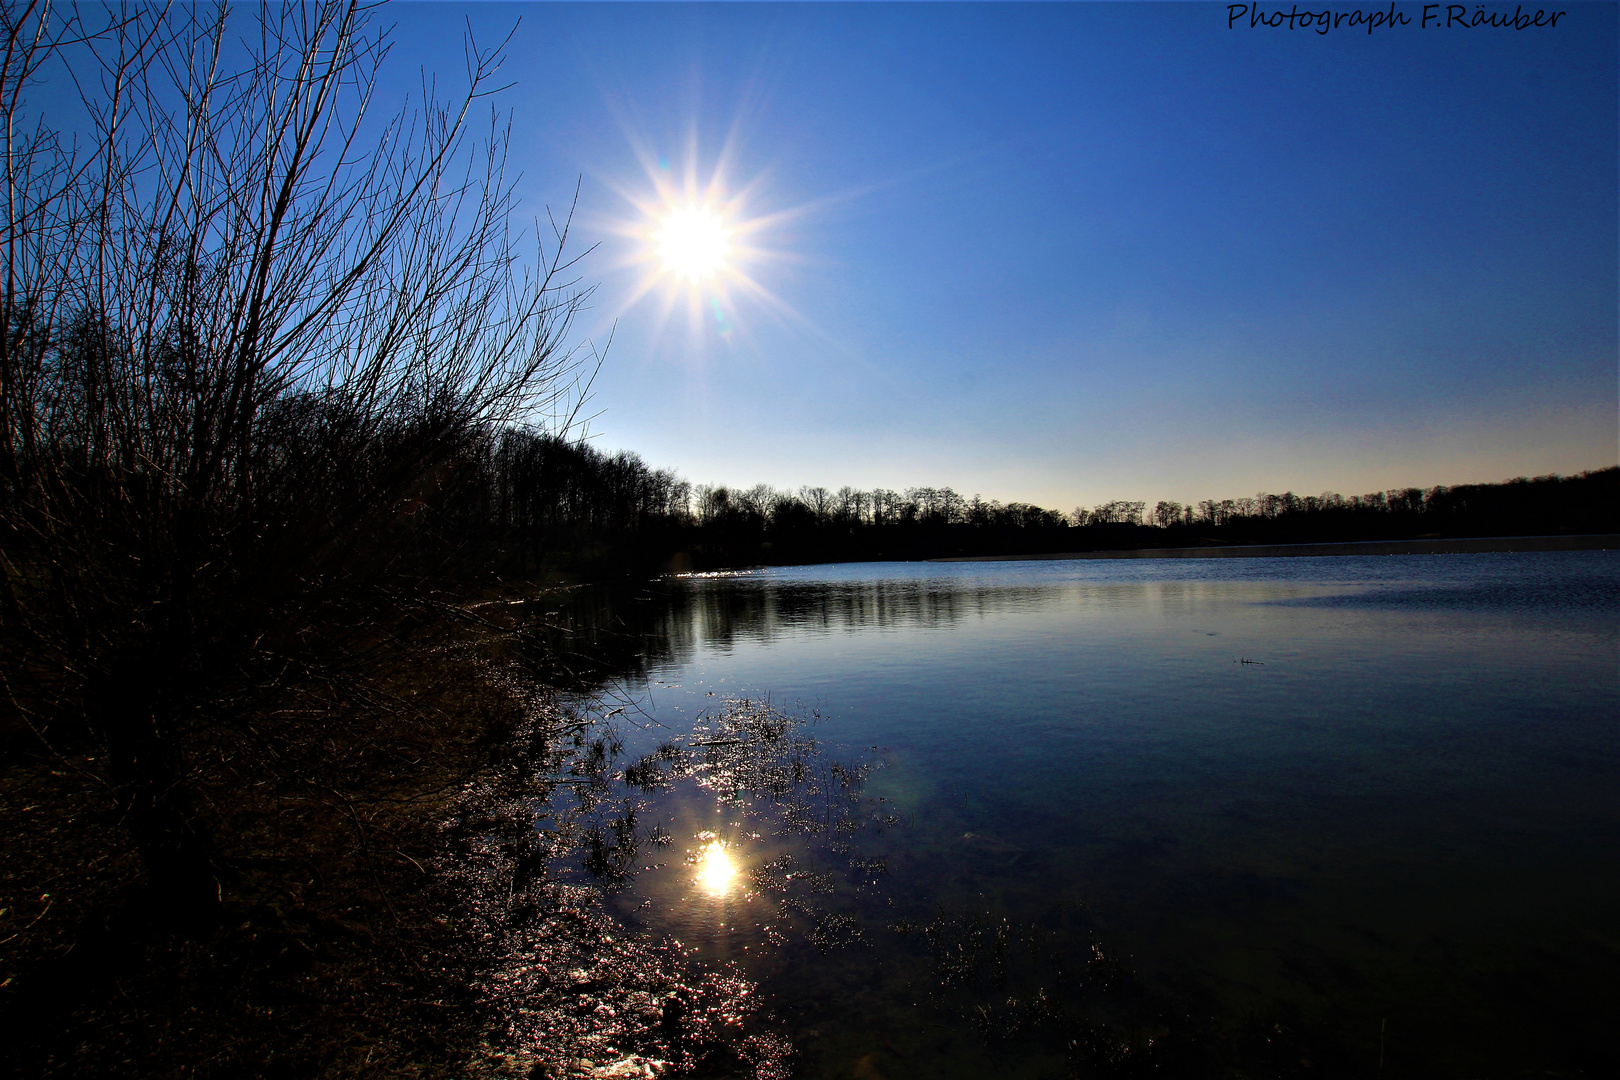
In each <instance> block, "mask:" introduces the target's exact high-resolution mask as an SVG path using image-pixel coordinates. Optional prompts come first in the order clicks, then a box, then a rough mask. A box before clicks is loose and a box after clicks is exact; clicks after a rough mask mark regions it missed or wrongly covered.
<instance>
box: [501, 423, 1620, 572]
mask: <svg viewBox="0 0 1620 1080" xmlns="http://www.w3.org/2000/svg"><path fill="white" fill-rule="evenodd" d="M488 458H489V462H490V467H491V470H492V471H491V473H490V475H489V477H488V481H487V482H488V483H489V484H490V486H491V494H490V496H489V499H488V502H489V506H490V508H491V513H492V514H493V515H494V520H493V521H492V522H491V523H490V525H491V528H493V529H494V530H496V531H497V532H500V533H502V534H504V535H505V536H506V537H508V538H509V540H510V544H511V546H510V547H509V548H507V549H506V550H505V553H504V555H503V558H505V559H507V560H509V561H510V560H514V559H515V560H516V562H515V563H510V562H509V566H510V568H509V571H508V572H513V571H517V570H519V569H520V568H521V569H522V570H523V571H524V572H530V573H532V572H536V571H538V570H541V569H550V570H555V571H563V572H574V573H579V572H585V573H625V572H628V573H633V574H634V573H646V572H649V571H658V570H663V569H670V568H674V569H698V570H704V569H715V568H720V567H728V566H740V565H757V564H793V563H806V562H838V561H852V560H880V559H920V558H940V557H951V556H962V555H1019V554H1041V553H1053V552H1063V551H1097V550H1106V549H1116V548H1151V547H1183V546H1199V545H1206V544H1260V543H1314V542H1332V541H1354V540H1394V539H1416V538H1425V537H1462V536H1524V535H1540V534H1578V533H1604V532H1615V531H1620V469H1617V468H1613V467H1611V468H1608V469H1602V470H1598V471H1595V472H1585V473H1581V474H1579V475H1577V476H1572V477H1559V476H1541V477H1536V478H1534V479H1526V478H1522V477H1521V478H1519V479H1515V480H1509V481H1507V482H1505V483H1500V484H1468V485H1461V486H1458V487H1433V488H1429V489H1427V490H1423V489H1419V488H1406V489H1400V490H1392V491H1384V492H1373V493H1371V494H1367V495H1353V496H1341V495H1337V494H1333V493H1326V494H1322V495H1307V496H1299V495H1295V494H1293V493H1292V492H1285V493H1283V494H1281V495H1273V494H1266V493H1261V494H1259V495H1256V496H1253V497H1247V498H1241V499H1226V500H1219V501H1217V500H1213V499H1207V500H1204V501H1202V502H1199V503H1196V504H1193V505H1190V506H1183V505H1181V504H1180V503H1174V502H1160V503H1158V504H1157V505H1156V506H1154V508H1153V510H1152V511H1151V512H1149V511H1148V509H1147V503H1145V502H1137V501H1126V500H1114V501H1110V502H1106V503H1102V504H1099V505H1097V506H1094V507H1090V508H1086V507H1079V508H1076V509H1075V510H1074V511H1073V512H1072V513H1070V514H1063V513H1060V512H1058V511H1055V510H1048V509H1044V508H1042V507H1039V506H1032V505H1030V504H1027V503H1019V502H1011V503H1002V502H998V501H995V500H985V499H982V498H980V497H979V496H977V495H975V496H973V497H972V498H965V497H963V496H962V495H960V494H958V493H957V492H955V491H953V490H951V489H950V488H910V489H907V490H905V491H892V490H888V489H885V488H877V489H873V490H870V491H862V490H858V489H856V488H852V487H842V488H838V489H837V490H832V489H829V488H824V487H801V488H799V489H798V490H796V491H785V490H779V489H775V488H772V487H769V486H767V485H763V484H762V485H757V486H755V487H752V488H746V489H744V488H728V487H724V486H713V485H706V484H699V485H696V486H693V485H691V484H690V483H688V482H686V481H685V480H682V479H680V478H679V477H678V476H676V475H675V474H674V473H672V472H670V471H669V470H665V469H653V468H650V467H648V466H647V465H646V464H645V463H644V462H643V461H642V460H641V459H640V458H639V457H637V456H636V455H634V454H630V453H622V452H621V453H616V454H609V453H604V452H602V451H600V450H597V449H596V448H594V447H592V446H591V445H589V444H587V443H582V442H579V441H576V440H570V439H567V438H563V437H560V436H556V435H549V434H538V433H531V432H525V431H520V430H510V431H506V432H503V433H501V434H500V435H499V437H498V438H497V439H496V440H495V442H494V444H493V448H492V451H491V452H490V454H489V455H488Z"/></svg>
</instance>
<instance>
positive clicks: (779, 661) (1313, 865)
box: [612, 552, 1620, 1077]
mask: <svg viewBox="0 0 1620 1080" xmlns="http://www.w3.org/2000/svg"><path fill="white" fill-rule="evenodd" d="M612 618H613V620H615V621H617V622H620V623H624V624H627V625H628V627H629V629H630V632H631V635H632V636H635V637H636V638H637V640H638V641H639V642H640V648H639V652H640V653H641V655H642V657H643V658H644V659H643V664H644V666H643V667H642V668H641V670H640V671H639V672H638V673H636V674H633V675H631V676H628V677H627V678H626V687H627V689H628V691H629V692H630V694H631V695H632V697H634V699H635V700H636V701H637V702H638V703H639V707H640V710H641V712H640V715H639V716H637V717H635V720H636V722H637V723H639V724H640V725H643V727H636V726H634V725H633V724H627V725H626V726H625V727H624V728H623V730H624V732H625V735H626V741H627V744H628V752H629V753H630V754H631V756H634V755H635V754H636V753H640V752H644V751H646V750H648V749H651V748H652V746H653V745H655V744H657V743H658V742H661V741H668V740H672V739H673V740H675V741H681V740H685V742H687V743H690V742H692V741H694V740H693V739H692V738H691V736H690V735H689V732H690V731H691V730H692V726H693V724H694V723H700V724H701V723H703V722H705V721H712V720H713V718H714V717H716V716H717V715H719V714H720V712H721V711H722V707H721V703H722V702H723V701H725V700H726V699H728V698H738V697H747V698H753V699H758V698H762V697H768V698H769V699H770V700H771V702H772V703H774V705H776V706H777V707H778V708H779V709H781V710H782V711H783V712H785V713H787V714H789V715H797V716H799V717H800V718H801V720H803V725H802V728H803V730H804V731H806V732H809V733H810V734H811V735H813V737H814V739H815V741H816V753H817V754H819V755H820V758H819V759H818V760H821V761H822V762H824V763H825V762H837V763H841V765H842V766H845V767H847V771H846V772H845V773H844V774H842V775H846V776H850V777H855V782H854V783H853V784H851V785H846V786H845V787H844V788H843V789H841V790H839V791H835V792H832V793H831V794H828V793H827V792H822V795H823V796H824V797H825V798H827V799H831V800H832V801H831V802H828V804H827V805H828V812H827V813H828V816H827V818H826V821H827V823H828V825H827V828H826V829H825V830H823V831H822V832H820V833H812V832H806V831H804V830H792V829H783V828H781V827H780V826H781V824H782V819H781V812H780V807H778V806H773V805H772V803H771V800H770V799H768V798H766V799H761V798H758V797H749V796H747V795H746V793H744V795H743V796H741V797H739V799H737V800H735V801H724V800H721V799H719V798H717V796H716V790H715V788H714V786H713V785H711V786H710V787H709V788H704V787H700V786H697V785H696V784H694V783H691V782H681V783H677V784H675V785H674V786H673V787H672V788H670V789H669V790H667V791H665V792H663V793H662V794H657V795H653V796H650V797H649V801H648V803H647V804H646V806H645V808H644V812H643V814H642V816H641V820H642V821H643V822H644V823H646V824H651V823H653V822H657V823H658V824H660V825H661V827H662V828H663V829H664V830H665V831H667V832H668V834H669V835H670V836H671V837H672V838H673V840H674V843H672V844H670V845H669V846H668V847H665V848H658V847H647V848H645V849H644V856H643V858H642V859H641V860H640V862H641V864H642V865H643V866H645V867H654V868H652V869H646V870H644V871H643V872H642V873H640V874H639V875H637V876H636V877H635V879H634V880H633V881H632V882H631V883H630V884H629V885H628V886H627V887H625V888H624V889H622V890H620V891H618V892H616V893H615V894H614V895H613V897H612V903H613V905H614V906H615V909H616V910H617V911H618V912H619V913H620V915H621V917H623V918H625V919H626V920H628V921H630V922H632V923H634V924H636V925H638V926H640V927H643V928H645V929H646V930H647V931H649V932H650V933H652V934H654V935H667V936H672V937H674V938H677V939H679V940H681V941H682V942H683V943H684V944H685V945H687V946H688V947H689V948H691V949H692V950H693V951H694V952H695V953H696V954H698V955H701V956H704V957H706V958H709V959H712V960H722V961H733V962H736V963H738V964H739V965H740V966H741V967H742V968H743V969H744V970H745V971H746V972H748V973H749V974H751V975H752V976H754V977H755V978H757V979H759V980H760V981H761V984H762V990H763V992H765V993H766V994H767V995H769V996H770V999H771V1003H772V1006H773V1008H774V1009H775V1011H776V1013H777V1014H778V1016H779V1017H780V1018H781V1021H782V1023H783V1024H784V1026H785V1027H786V1029H787V1032H788V1034H789V1035H790V1036H792V1037H793V1038H794V1040H795V1042H796V1043H797V1044H798V1045H799V1047H800V1049H801V1054H800V1070H801V1072H803V1073H804V1074H805V1075H811V1076H829V1077H831V1076H852V1075H853V1076H889V1077H898V1076H925V1075H926V1076H947V1075H962V1076H972V1075H991V1074H995V1075H1029V1076H1046V1075H1053V1076H1058V1075H1065V1071H1066V1070H1068V1069H1070V1068H1072V1067H1074V1062H1075V1060H1076V1058H1075V1053H1076V1051H1075V1049H1074V1047H1073V1046H1072V1045H1070V1044H1071V1043H1073V1042H1074V1039H1073V1038H1071V1036H1072V1035H1073V1031H1072V1030H1070V1028H1065V1027H1064V1026H1063V1025H1062V1024H1059V1023H1056V1022H1055V1021H1054V1022H1048V1023H1045V1025H1044V1026H1043V1025H1042V1024H1041V1023H1037V1022H1035V1021H1034V1020H1030V1019H1029V1017H1031V1016H1034V1015H1035V1012H1032V1011H1031V1009H1032V1006H1030V1002H1032V1001H1037V1000H1040V1001H1044V1000H1046V995H1048V994H1055V993H1059V992H1061V990H1062V987H1065V986H1067V987H1069V988H1070V992H1071V996H1072V995H1073V992H1074V990H1073V988H1074V987H1076V986H1081V985H1096V986H1100V985H1102V983H1101V982H1099V981H1098V977H1097V975H1096V971H1093V970H1092V969H1084V965H1085V963H1087V962H1090V963H1092V965H1093V968H1095V966H1096V964H1097V963H1100V961H1099V960H1098V959H1097V957H1098V956H1105V957H1107V958H1110V962H1112V959H1118V960H1119V961H1120V962H1121V964H1122V965H1123V968H1124V969H1128V970H1130V971H1134V972H1136V973H1137V974H1136V975H1135V976H1133V979H1134V980H1135V982H1133V983H1132V985H1133V986H1136V987H1138V988H1139V989H1141V990H1142V993H1143V994H1148V995H1150V996H1151V1001H1149V1003H1148V1004H1140V1001H1139V1000H1138V998H1140V995H1138V997H1136V998H1131V1001H1133V1002H1137V1004H1135V1005H1133V1004H1130V1003H1129V1002H1127V1003H1126V1004H1116V1003H1111V1001H1110V1000H1108V999H1102V1000H1101V1005H1100V1008H1101V1009H1102V1011H1103V1013H1105V1014H1107V1017H1106V1018H1107V1019H1108V1022H1109V1023H1112V1024H1113V1026H1114V1028H1115V1029H1116V1030H1117V1031H1119V1032H1123V1033H1124V1034H1123V1035H1121V1038H1122V1039H1123V1040H1124V1043H1127V1044H1130V1043H1131V1041H1132V1040H1133V1039H1134V1040H1135V1042H1134V1044H1132V1045H1135V1046H1137V1047H1138V1049H1139V1050H1143V1052H1145V1049H1144V1048H1145V1047H1146V1045H1147V1044H1146V1041H1145V1040H1146V1039H1149V1038H1153V1037H1154V1036H1153V1031H1152V1030H1149V1029H1156V1030H1159V1031H1160V1032H1161V1035H1160V1037H1161V1038H1162V1037H1164V1035H1163V1033H1164V1032H1168V1031H1170V1030H1171V1029H1174V1028H1176V1027H1177V1025H1178V1024H1179V1025H1181V1028H1182V1029H1185V1028H1186V1027H1187V1025H1188V1024H1193V1025H1194V1026H1199V1025H1202V1026H1201V1027H1199V1030H1200V1031H1202V1032H1204V1034H1203V1035H1202V1036H1200V1039H1201V1041H1200V1042H1199V1045H1200V1046H1201V1047H1202V1048H1203V1051H1201V1052H1205V1051H1207V1053H1206V1056H1208V1055H1210V1054H1213V1055H1215V1056H1217V1057H1221V1059H1222V1060H1223V1061H1225V1062H1226V1063H1227V1064H1228V1065H1230V1064H1231V1063H1232V1062H1233V1061H1237V1062H1238V1063H1239V1066H1240V1069H1239V1071H1240V1072H1244V1073H1249V1074H1254V1075H1261V1074H1281V1073H1286V1072H1292V1071H1298V1070H1299V1069H1305V1070H1307V1071H1312V1072H1313V1073H1325V1074H1343V1075H1377V1074H1379V1072H1380V1070H1381V1072H1382V1074H1384V1075H1391V1076H1396V1075H1457V1076H1463V1075H1468V1076H1485V1075H1518V1074H1519V1073H1520V1072H1521V1071H1522V1070H1524V1069H1538V1070H1539V1069H1542V1068H1556V1069H1563V1070H1570V1071H1578V1070H1583V1069H1584V1070H1587V1071H1589V1072H1591V1073H1592V1074H1593V1075H1596V1074H1598V1073H1599V1072H1603V1071H1606V1070H1608V1069H1609V1068H1612V1067H1613V1066H1614V1063H1615V1056H1614V1051H1613V1050H1612V1049H1611V1048H1610V1047H1609V1046H1608V1045H1606V1044H1607V1036H1606V1028H1607V1026H1608V1024H1609V1021H1610V1019H1611V1018H1612V1015H1613V1014H1614V1011H1615V1003H1616V989H1615V988H1616V987H1617V986H1620V952H1617V949H1620V855H1617V853H1620V737H1617V735H1620V730H1617V721H1620V649H1617V646H1620V554H1616V553H1609V552H1559V553H1527V554H1526V553H1519V554H1477V555H1430V556H1386V557H1367V558H1358V557H1341V558H1289V559H1254V560H1211V561H1182V560H1175V561H1171V560H1165V561H1153V560H1130V561H1122V562H1113V561H1109V562H1088V561H1076V562H1030V563H1016V562H1012V563H969V564H916V563H898V564H896V563H882V564H862V565H839V566H821V567H804V568H791V569H771V570H761V571H757V572H750V573H745V574H736V575H722V576H713V577H689V578H683V579H676V580H673V581H666V582H663V583H660V584H659V585H658V586H656V587H653V588H650V589H649V590H647V592H646V593H645V594H644V595H643V596H641V597H637V598H632V599H630V600H626V601H622V602H621V603H620V604H619V605H618V607H617V611H616V614H614V615H613V616H612ZM812 714H814V715H812ZM625 715H626V717H629V716H631V715H632V714H625ZM711 726H712V725H711ZM696 741H702V740H696ZM702 778H703V777H702V770H701V769H700V770H699V775H698V777H697V779H702ZM832 786H833V787H835V788H836V787H837V784H836V783H835V784H833V785H832ZM833 796H836V798H833ZM840 799H842V800H844V801H843V802H839V801H838V800H840ZM834 803H837V805H836V806H834V805H833V804H834ZM839 815H843V817H842V818H840V817H839ZM835 819H839V820H845V819H847V820H848V821H850V822H853V823H854V824H851V825H849V826H848V827H847V829H845V831H839V830H838V829H837V828H834V827H833V823H834V821H835ZM700 834H702V836H701V837H700ZM711 834H712V839H711ZM714 840H718V841H719V842H720V843H722V844H723V845H727V847H726V850H727V853H728V857H729V858H731V859H732V860H733V862H734V863H735V869H736V871H737V877H736V878H735V879H734V880H733V881H732V882H731V883H730V884H729V886H727V887H726V888H724V889H722V890H716V889H714V888H710V887H707V886H705V885H704V883H703V882H702V881H701V880H700V871H701V870H702V869H703V866H704V863H703V858H704V852H705V851H706V850H707V846H708V845H710V844H712V843H713V842H714ZM688 853H690V857H691V858H693V859H696V860H697V861H696V862H688V861H686V858H687V857H688ZM783 855H789V856H792V857H793V860H794V861H792V862H791V863H784V862H782V860H781V857H782V856H783ZM773 860H774V861H773ZM761 867H767V871H766V872H760V868H761ZM783 867H788V869H787V870H783ZM777 871H781V872H780V873H778V872H777ZM795 871H796V872H797V874H798V876H797V877H795V876H794V873H795ZM751 873H752V874H753V876H752V877H750V874H751ZM773 874H774V876H772V875H773ZM784 878H785V880H786V883H785V884H784ZM829 927H830V929H829ZM896 927H898V928H899V929H898V930H897V929H895V928H896ZM922 927H929V929H927V931H926V932H922V931H920V930H919V929H918V928H922ZM995 927H1002V928H1003V929H1001V930H994V929H993V928H995ZM908 931H909V932H908ZM997 934H999V935H1000V936H999V937H997ZM964 942H966V944H964ZM987 942H988V944H986V943H987ZM998 942H999V943H998ZM975 943H976V944H975ZM975 949H977V950H978V951H977V952H975V951H974V950H975ZM1098 950H1101V952H1099V951H1098ZM964 956H968V957H970V958H973V959H972V963H970V964H969V963H967V962H966V961H963V962H962V963H961V964H958V967H957V968H955V969H953V968H951V967H950V964H951V963H954V962H956V961H953V960H951V959H950V958H952V957H956V958H958V959H960V958H962V957H964ZM1064 957H1067V958H1068V959H1066V960H1062V961H1061V962H1060V958H1064ZM1088 957H1089V958H1090V960H1089V961H1088V960H1087V958H1088ZM963 964H966V967H963ZM1077 965H1078V966H1077ZM967 968H972V970H967ZM1082 969H1084V970H1082ZM1097 970H1100V969H1097ZM953 971H954V972H955V974H954V975H953ZM1087 972H1090V974H1089V975H1087ZM1088 978H1089V980H1090V981H1089V984H1088ZM1133 993H1134V991H1133ZM1037 995H1039V996H1037ZM1122 1000H1123V999H1122ZM1141 1000H1148V999H1146V998H1141ZM998 1010H999V1011H998ZM1020 1010H1022V1011H1020ZM1036 1011H1037V1012H1038V1010H1036ZM1093 1012H1094V1013H1095V1009H1093ZM1009 1017H1011V1018H1012V1019H1010V1020H1009V1019H1008V1018H1009ZM1018 1017H1023V1019H1022V1020H1019V1019H1017V1018H1018ZM1177 1017H1180V1018H1182V1019H1176V1018H1177ZM964 1018H966V1019H964ZM974 1018H977V1019H978V1021H979V1022H978V1023H977V1024H975V1023H974V1022H970V1021H973V1020H974ZM1167 1018H1168V1019H1167ZM1187 1018H1193V1019H1187ZM1195 1021H1196V1023H1195ZM998 1025H999V1026H998ZM1133 1026H1134V1027H1133ZM1071 1027H1072V1025H1071ZM1133 1031H1134V1034H1133V1033H1132V1032H1133ZM1239 1044H1241V1049H1239V1050H1232V1049H1231V1047H1233V1046H1238V1045H1239ZM1268 1054H1269V1055H1270V1057H1267V1055H1268ZM1099 1060H1100V1059H1099ZM1380 1060H1382V1064H1381V1065H1380ZM1115 1064H1118V1063H1117V1062H1116V1063H1115Z"/></svg>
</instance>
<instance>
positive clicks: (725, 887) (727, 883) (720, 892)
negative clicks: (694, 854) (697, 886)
mask: <svg viewBox="0 0 1620 1080" xmlns="http://www.w3.org/2000/svg"><path fill="white" fill-rule="evenodd" d="M736 874H737V871H736V869H735V868H734V867H733V866H732V865H731V856H730V855H727V854H726V849H725V846H724V845H723V844H721V843H720V841H718V840H712V841H710V842H709V846H708V849H707V850H705V851H704V853H703V862H702V865H701V867H700V868H699V870H698V880H699V881H700V882H702V884H703V887H704V888H705V889H707V890H708V892H709V894H710V895H711V896H724V895H726V893H728V892H729V891H731V880H732V878H734V877H736Z"/></svg>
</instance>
